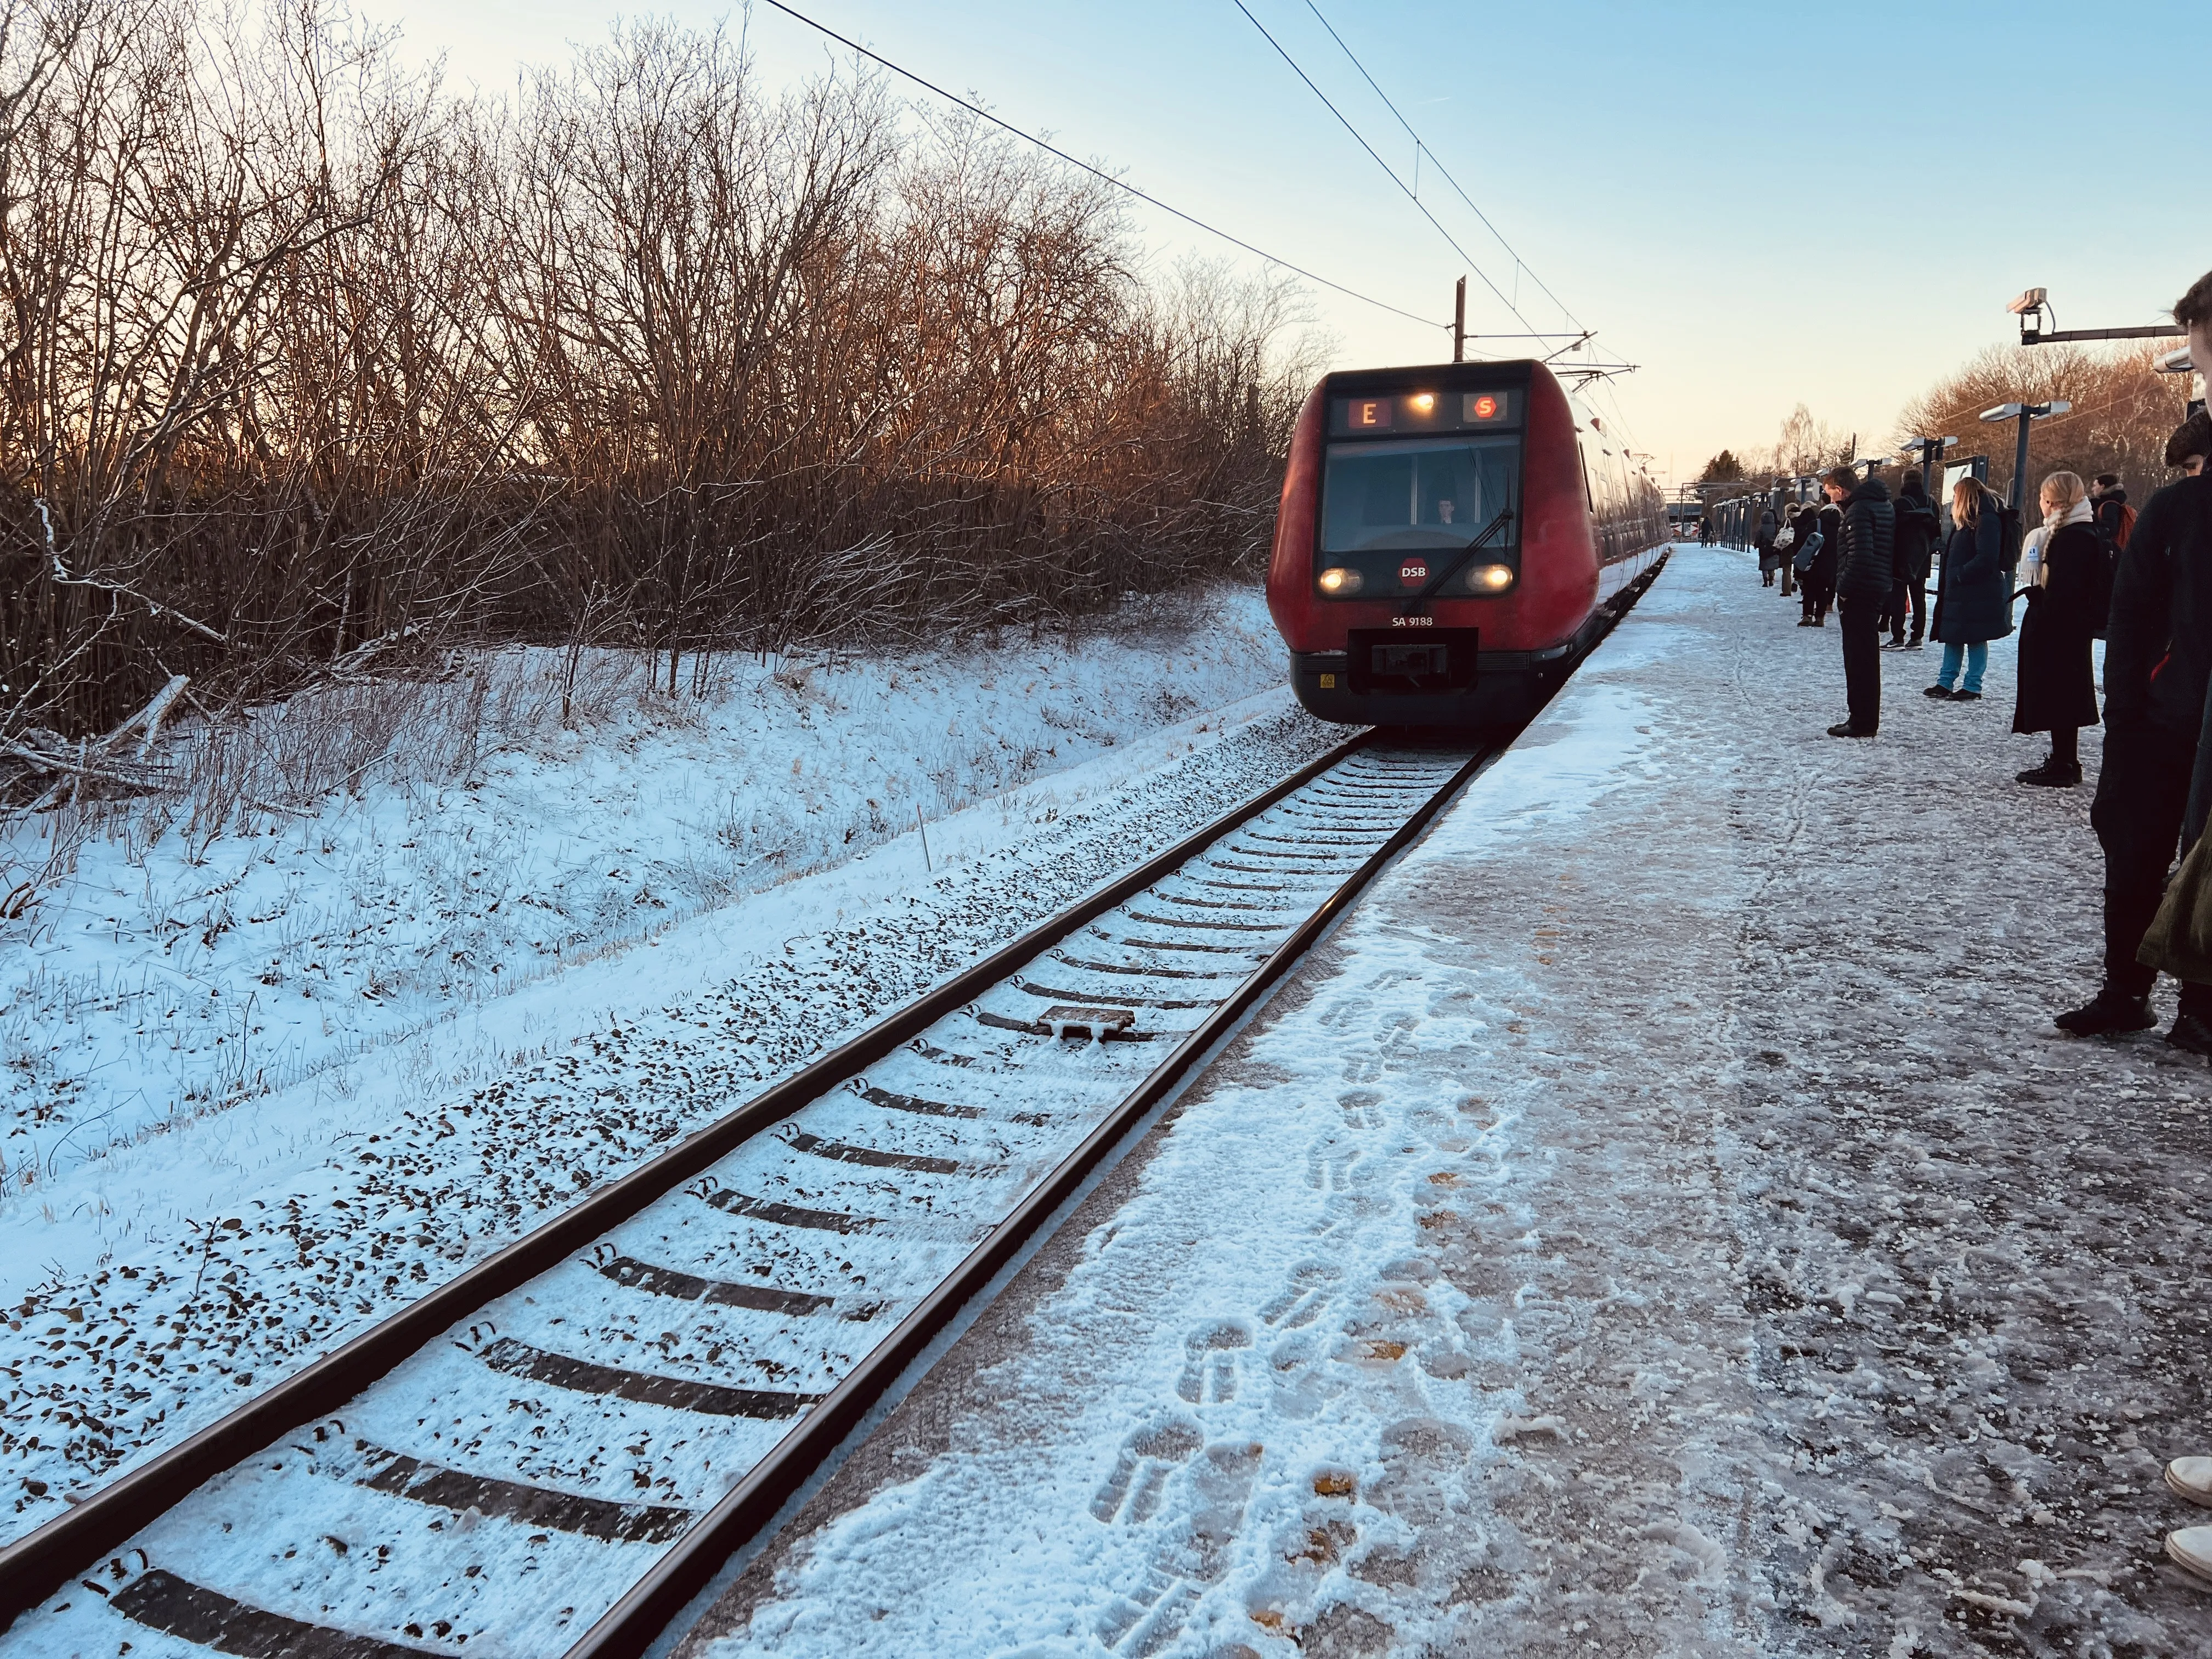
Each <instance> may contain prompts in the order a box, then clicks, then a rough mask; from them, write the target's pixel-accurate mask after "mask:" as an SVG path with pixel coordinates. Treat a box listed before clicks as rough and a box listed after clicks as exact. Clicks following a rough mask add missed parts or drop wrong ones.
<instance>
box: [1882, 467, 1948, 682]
mask: <svg viewBox="0 0 2212 1659" xmlns="http://www.w3.org/2000/svg"><path fill="white" fill-rule="evenodd" d="M1940 532H1942V525H1941V523H1940V522H1939V521H1938V520H1937V519H1936V504H1935V503H1934V502H1933V501H1929V499H1928V488H1927V486H1926V485H1925V484H1923V483H1922V482H1921V479H1920V471H1919V469H1918V468H1917V467H1915V468H1912V469H1911V470H1910V471H1907V472H1906V473H1905V477H1904V479H1903V480H1902V481H1901V482H1900V483H1899V484H1898V487H1897V583H1896V586H1894V587H1893V588H1892V589H1891V591H1890V598H1889V623H1890V629H1891V632H1890V641H1889V643H1890V648H1891V649H1892V650H1893V651H1917V650H1918V649H1919V648H1920V641H1921V639H1922V637H1923V635H1926V633H1927V632H1928V572H1929V569H1930V568H1932V561H1931V559H1930V555H1931V554H1933V553H1934V551H1935V549H1936V536H1937V535H1938V534H1939V533H1940ZM1908 605H1909V606H1910V607H1911V612H1912V637H1911V639H1909V640H1908V639H1906V638H1905V611H1906V608H1907V606H1908Z"/></svg>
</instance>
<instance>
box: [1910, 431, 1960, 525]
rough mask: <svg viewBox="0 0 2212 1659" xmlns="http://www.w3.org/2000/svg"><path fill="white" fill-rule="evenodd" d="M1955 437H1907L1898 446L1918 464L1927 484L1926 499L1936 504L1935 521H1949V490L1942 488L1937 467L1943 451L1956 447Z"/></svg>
mask: <svg viewBox="0 0 2212 1659" xmlns="http://www.w3.org/2000/svg"><path fill="white" fill-rule="evenodd" d="M1958 445H1959V441H1958V440H1957V439H1956V438H1907V439H1906V440H1905V441H1904V442H1903V443H1901V444H1899V445H1898V447H1899V449H1901V450H1903V451H1904V452H1905V453H1906V454H1907V455H1910V456H1911V457H1912V458H1913V459H1914V460H1915V461H1916V462H1917V463H1918V464H1919V467H1920V476H1921V477H1922V478H1923V479H1924V480H1925V481H1926V483H1927V485H1928V499H1929V501H1933V502H1934V503H1935V504H1936V523H1937V525H1939V526H1941V525H1944V524H1948V522H1949V519H1950V511H1951V509H1950V507H1948V505H1947V503H1948V500H1949V498H1950V494H1951V492H1950V491H1949V490H1948V489H1944V488H1943V480H1942V477H1939V476H1938V469H1940V468H1941V467H1942V465H1943V453H1944V451H1946V450H1948V449H1955V448H1957V447H1958Z"/></svg>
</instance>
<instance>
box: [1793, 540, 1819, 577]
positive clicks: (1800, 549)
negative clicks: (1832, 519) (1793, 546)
mask: <svg viewBox="0 0 2212 1659" xmlns="http://www.w3.org/2000/svg"><path fill="white" fill-rule="evenodd" d="M1826 539H1827V538H1826V537H1824V536H1822V535H1821V534H1820V532H1819V531H1817V530H1816V531H1814V532H1813V533H1812V534H1811V535H1809V536H1808V537H1806V538H1805V539H1804V540H1803V541H1802V542H1800V543H1798V544H1797V556H1796V557H1795V558H1793V559H1792V560H1790V568H1791V569H1793V570H1795V571H1796V573H1797V574H1799V575H1801V576H1802V575H1804V574H1807V573H1808V572H1809V571H1810V570H1811V569H1812V568H1813V561H1814V560H1815V559H1817V558H1819V557H1820V549H1821V547H1822V546H1823V545H1824V544H1826Z"/></svg>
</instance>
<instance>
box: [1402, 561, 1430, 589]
mask: <svg viewBox="0 0 2212 1659" xmlns="http://www.w3.org/2000/svg"><path fill="white" fill-rule="evenodd" d="M1428 579H1429V568H1428V566H1427V565H1425V564H1423V563H1422V562H1420V561H1419V560H1418V559H1414V560H1411V561H1409V562H1407V563H1405V564H1401V565H1400V566H1399V567H1398V580H1399V581H1401V583H1412V582H1425V581H1426V580H1428Z"/></svg>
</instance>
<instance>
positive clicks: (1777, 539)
mask: <svg viewBox="0 0 2212 1659" xmlns="http://www.w3.org/2000/svg"><path fill="white" fill-rule="evenodd" d="M1804 510H1805V509H1804V508H1803V507H1802V506H1801V505H1800V504H1799V503H1797V502H1796V501H1791V502H1790V504H1789V505H1788V506H1786V507H1784V508H1783V509H1782V528H1781V529H1779V530H1778V531H1776V532H1774V554H1775V560H1776V562H1777V563H1778V564H1779V565H1780V566H1781V567H1782V597H1783V598H1784V599H1788V598H1790V595H1791V594H1793V593H1795V592H1796V591H1797V538H1799V537H1801V536H1803V535H1806V534H1808V533H1809V531H1810V526H1807V525H1805V524H1802V523H1801V522H1800V521H1799V517H1798V515H1799V514H1800V513H1803V512H1804Z"/></svg>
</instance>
